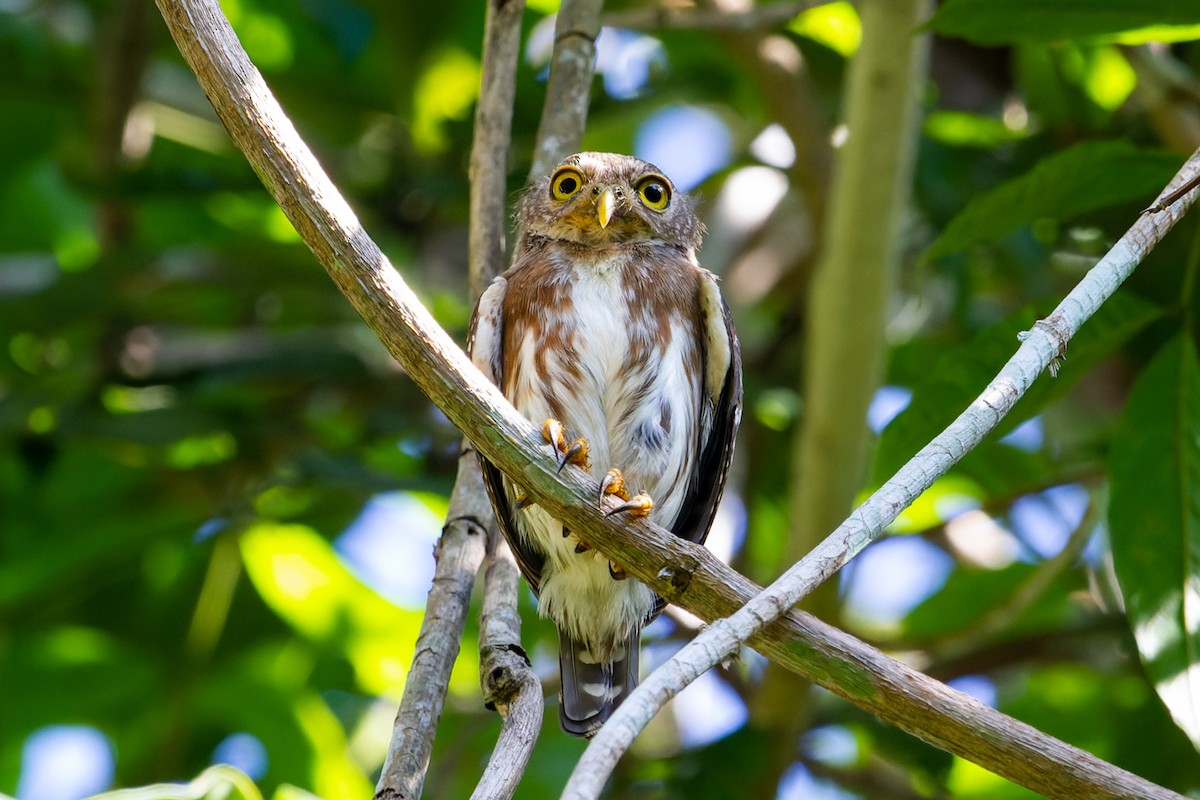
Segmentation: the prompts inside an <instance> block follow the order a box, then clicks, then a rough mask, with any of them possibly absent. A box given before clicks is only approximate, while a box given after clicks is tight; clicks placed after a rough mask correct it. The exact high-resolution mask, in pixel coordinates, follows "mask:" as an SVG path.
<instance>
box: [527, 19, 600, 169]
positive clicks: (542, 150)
mask: <svg viewBox="0 0 1200 800" xmlns="http://www.w3.org/2000/svg"><path fill="white" fill-rule="evenodd" d="M603 6H604V0H563V4H562V7H561V8H559V10H558V16H557V17H556V18H555V20H554V54H553V55H552V56H551V57H550V82H549V84H548V85H547V86H546V103H545V105H543V106H542V120H541V122H540V124H539V125H538V132H537V148H536V149H535V150H534V153H533V166H531V167H530V169H529V177H530V178H531V179H534V178H541V177H542V176H543V175H546V174H547V173H548V172H550V170H551V168H553V167H554V166H555V165H556V164H558V162H560V161H562V160H563V159H564V158H566V157H567V156H569V155H571V154H572V153H574V152H575V151H576V150H578V149H579V143H580V142H581V141H582V140H583V128H584V126H585V125H586V124H587V111H588V99H589V97H590V96H591V91H592V73H593V70H594V68H595V64H596V37H598V36H599V35H600V9H601V8H602V7H603Z"/></svg>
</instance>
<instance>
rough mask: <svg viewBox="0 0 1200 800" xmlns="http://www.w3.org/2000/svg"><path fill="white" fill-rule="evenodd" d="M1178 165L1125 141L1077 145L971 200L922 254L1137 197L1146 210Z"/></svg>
mask: <svg viewBox="0 0 1200 800" xmlns="http://www.w3.org/2000/svg"><path fill="white" fill-rule="evenodd" d="M1179 164H1180V160H1179V157H1178V156H1175V155H1172V154H1170V153H1163V152H1158V151H1152V150H1143V149H1140V148H1137V147H1134V146H1133V145H1131V144H1129V143H1128V142H1125V141H1119V140H1118V141H1101V142H1083V143H1081V144H1077V145H1075V146H1074V147H1071V148H1069V149H1067V150H1064V151H1062V152H1061V153H1056V154H1055V155H1052V156H1050V157H1049V158H1046V159H1043V160H1042V161H1041V162H1040V163H1039V164H1038V165H1037V166H1035V167H1034V168H1033V169H1032V170H1030V171H1029V172H1028V173H1026V174H1025V175H1022V176H1021V177H1019V178H1016V179H1014V180H1011V181H1009V182H1008V183H1005V184H1002V185H1000V186H998V187H996V188H995V189H992V190H991V191H989V192H985V193H984V194H981V195H979V196H977V197H975V198H974V199H972V200H971V201H970V202H969V203H967V206H966V208H964V209H963V210H962V211H961V212H960V213H959V214H958V215H957V216H956V217H954V219H952V220H950V223H949V224H948V225H947V226H946V229H945V230H944V231H942V235H941V236H939V237H938V238H937V240H935V241H934V243H933V244H932V245H930V247H929V249H928V250H927V251H925V258H927V259H933V258H940V257H942V256H946V255H950V254H952V253H957V252H959V251H961V250H965V249H967V248H968V247H971V246H972V245H977V244H984V243H987V242H994V241H996V240H998V239H1000V238H1002V237H1003V236H1005V235H1007V234H1009V233H1011V232H1012V231H1014V230H1016V229H1017V228H1019V227H1021V226H1022V225H1029V224H1031V223H1033V222H1036V221H1038V220H1041V219H1053V220H1068V219H1072V218H1074V217H1078V216H1080V215H1081V214H1086V213H1088V212H1091V211H1096V210H1098V209H1103V208H1108V207H1110V206H1114V205H1117V204H1119V203H1125V202H1130V201H1133V200H1138V199H1139V198H1141V200H1139V202H1142V200H1144V202H1143V205H1144V206H1148V205H1150V203H1151V202H1153V200H1154V197H1155V195H1156V194H1157V193H1158V191H1159V190H1161V189H1162V187H1163V186H1165V185H1166V183H1167V181H1169V180H1170V179H1171V176H1172V175H1174V174H1175V172H1176V170H1178V169H1179ZM1130 221H1131V222H1132V220H1130Z"/></svg>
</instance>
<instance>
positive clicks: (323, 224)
mask: <svg viewBox="0 0 1200 800" xmlns="http://www.w3.org/2000/svg"><path fill="white" fill-rule="evenodd" d="M157 2H158V6H159V9H160V11H161V12H162V15H163V17H164V19H165V20H166V22H167V25H168V27H169V28H170V30H171V35H172V37H173V38H174V39H175V42H176V45H177V46H178V47H179V49H180V52H181V53H182V54H183V56H184V58H185V59H186V60H187V62H188V65H189V66H190V67H191V69H192V70H193V72H195V73H196V75H197V77H198V78H199V80H200V83H201V85H202V86H203V87H204V89H205V92H206V93H207V94H208V97H209V99H210V101H211V102H212V104H213V106H214V108H215V109H216V111H217V113H218V115H219V116H220V117H221V119H222V121H223V122H224V123H225V126H226V128H227V129H228V131H229V133H230V136H231V137H232V139H233V141H234V142H235V144H236V145H237V146H238V147H239V149H241V150H242V152H243V153H244V154H245V156H246V157H247V159H248V160H249V161H250V163H251V164H252V166H253V168H254V169H255V171H256V172H257V173H258V175H259V177H260V178H261V180H262V181H263V183H264V185H265V186H266V187H267V189H268V191H270V193H271V195H272V196H273V197H274V198H275V200H276V202H278V203H279V205H280V207H281V208H282V209H283V211H284V212H285V214H287V216H288V218H289V219H290V220H291V221H292V224H293V225H295V226H296V229H297V231H298V232H299V233H300V235H301V236H302V237H303V239H304V241H305V243H306V244H307V245H308V246H309V248H310V249H311V250H312V251H313V253H314V255H316V256H317V258H318V260H319V261H320V262H321V264H322V266H324V267H325V269H326V271H327V272H328V273H329V275H330V277H331V278H332V279H333V280H334V282H335V283H336V285H337V286H338V288H339V290H340V291H341V292H342V293H343V294H344V295H345V296H346V298H347V299H348V300H349V302H350V303H351V304H352V305H353V307H354V308H355V309H356V310H357V311H358V313H359V314H360V315H361V316H362V317H363V319H364V320H365V321H366V322H367V324H368V325H369V326H370V327H371V329H372V330H373V331H374V332H375V333H376V334H377V335H378V336H379V337H380V339H381V340H382V341H383V342H384V344H385V345H386V346H387V347H388V349H389V351H390V352H391V353H392V355H393V356H395V357H396V359H397V360H398V361H399V362H400V364H401V365H402V366H403V367H404V369H405V371H406V372H407V373H408V374H409V375H410V376H411V377H412V379H413V381H414V382H415V383H417V384H418V386H419V387H420V388H421V390H422V391H423V392H425V393H426V395H428V396H429V398H430V399H431V400H432V401H433V402H434V403H435V404H436V405H437V406H438V407H439V408H440V409H441V410H442V411H443V412H444V413H445V414H446V415H447V417H449V419H450V420H451V421H452V422H453V423H454V424H455V425H457V426H458V427H459V428H460V429H461V430H463V431H464V432H466V433H467V434H468V435H469V436H470V438H471V439H472V441H474V442H475V444H476V446H477V447H478V448H479V450H480V452H482V453H483V454H484V455H486V456H487V458H488V459H490V460H491V461H493V463H495V464H496V465H497V466H498V467H499V468H500V469H502V470H504V471H506V472H508V473H509V474H512V475H518V476H520V479H521V483H522V485H523V486H525V488H526V490H527V491H528V492H529V493H530V494H531V495H532V496H533V497H534V499H535V500H536V501H537V502H538V503H539V504H541V505H542V506H543V507H545V508H546V509H547V510H548V511H549V513H551V514H553V515H554V516H555V517H557V518H560V519H562V520H564V522H566V523H567V524H568V525H570V526H571V527H572V529H573V530H575V531H577V532H579V533H581V534H583V536H584V537H586V539H587V541H588V542H589V543H591V544H593V546H595V547H597V548H599V549H600V550H601V551H602V552H604V553H605V554H606V555H610V556H612V557H613V558H615V559H617V560H618V562H619V563H621V564H622V565H623V566H625V567H626V569H627V570H628V571H629V572H631V573H632V574H633V575H635V576H636V577H638V578H640V579H642V580H644V581H645V582H646V583H648V584H649V585H650V586H651V587H653V588H654V589H655V590H656V591H658V592H659V593H661V594H663V595H664V596H666V597H667V598H668V599H669V600H671V601H672V602H675V603H677V604H679V605H681V606H682V607H684V608H686V609H688V610H689V611H692V612H694V613H696V614H698V615H700V616H701V617H703V618H706V619H708V620H713V619H717V618H719V617H723V616H728V615H730V614H733V613H734V612H735V611H736V610H737V609H738V608H739V607H741V606H742V605H744V604H745V603H746V602H747V601H748V600H749V599H750V598H752V597H753V596H754V595H756V594H757V593H758V587H756V586H754V585H753V584H752V583H751V582H750V581H748V580H747V579H745V578H744V577H742V576H741V575H739V574H737V573H736V572H734V571H733V570H731V569H729V567H727V566H725V565H723V564H721V563H720V562H719V561H717V560H716V559H715V558H714V557H713V556H712V554H711V553H709V552H708V551H707V550H705V549H704V548H703V547H699V546H696V545H693V544H691V543H689V542H685V541H682V540H680V539H678V538H676V537H674V536H672V535H671V534H670V533H669V532H667V531H664V530H663V529H661V528H658V527H657V526H654V525H651V524H650V523H648V522H645V521H643V520H635V521H630V522H628V523H627V524H625V525H622V526H617V525H615V524H614V523H613V522H612V521H609V520H606V519H605V518H604V517H603V516H602V515H601V513H600V511H599V509H598V508H596V506H595V505H594V504H593V503H592V502H591V501H590V498H591V497H593V496H595V494H596V492H597V489H598V486H597V485H596V483H595V481H592V480H590V478H588V477H587V476H585V475H584V474H583V473H582V472H580V471H579V470H567V471H565V472H564V474H563V475H561V476H559V475H557V471H556V462H555V459H554V458H553V457H552V453H551V452H550V449H549V447H548V446H546V445H545V444H544V443H543V442H542V439H541V436H540V433H539V432H538V431H536V430H535V429H534V428H533V426H532V425H531V424H530V423H529V422H528V421H527V420H525V419H523V418H522V417H521V416H520V415H519V414H517V412H516V411H515V409H513V408H512V406H511V405H509V404H508V403H507V402H506V401H505V400H504V398H503V396H502V395H501V394H500V393H499V391H498V390H497V389H496V388H495V387H494V386H492V385H491V384H489V383H487V381H486V380H485V379H484V378H483V376H482V375H480V374H479V372H478V371H477V370H475V368H474V367H473V366H472V365H471V363H470V361H469V360H468V359H467V357H466V355H465V354H464V353H463V352H462V351H461V350H460V349H459V348H458V347H457V346H455V344H454V343H453V342H452V341H451V340H450V338H449V337H448V336H447V335H446V333H445V332H444V331H443V330H441V328H440V327H438V325H437V324H436V323H435V322H434V320H433V318H432V317H431V316H430V315H429V313H428V312H427V311H426V310H425V309H424V308H423V307H422V306H421V304H420V302H419V301H418V300H417V298H416V296H415V295H414V294H413V292H412V290H411V289H409V287H408V286H407V285H406V284H405V283H404V281H403V280H402V279H401V278H400V276H399V275H397V274H396V272H395V270H394V269H393V268H392V266H391V264H390V263H389V262H388V261H387V259H386V258H385V257H384V256H383V254H382V253H381V252H380V251H379V248H378V247H377V246H376V245H375V243H374V242H372V241H371V239H370V238H369V237H368V236H367V234H366V232H365V231H364V230H363V229H362V227H361V225H359V223H358V220H357V219H356V218H355V217H354V214H353V213H352V212H351V211H350V208H349V207H348V206H347V205H346V203H345V201H344V200H343V199H342V198H341V197H340V196H339V195H338V193H337V190H336V189H335V188H334V186H333V184H332V183H331V182H330V181H329V179H328V177H327V176H326V175H325V174H324V173H323V172H322V171H321V169H320V167H319V166H318V165H317V163H316V161H315V159H314V158H313V156H312V154H311V152H310V151H309V150H308V148H307V147H306V146H305V145H304V143H303V142H302V141H301V140H300V138H299V136H298V135H297V134H296V131H295V128H294V127H293V126H292V124H291V123H290V122H289V121H288V119H287V117H286V116H285V115H284V113H283V111H282V109H280V107H279V105H278V103H277V102H276V101H275V99H274V97H272V96H271V94H270V92H269V91H268V90H267V88H266V86H265V84H264V82H263V80H262V77H261V75H259V73H258V72H257V70H255V69H254V66H253V65H252V64H251V63H250V61H249V59H248V58H247V57H246V54H245V51H244V50H243V49H242V47H241V45H240V44H239V43H238V41H237V39H236V37H235V36H234V34H233V31H232V30H231V29H230V27H229V24H228V22H227V21H226V20H225V19H224V17H223V16H222V14H221V11H220V7H219V5H218V2H217V0H157ZM1197 169H1200V165H1197V164H1196V163H1193V162H1189V164H1188V166H1187V168H1186V171H1187V173H1188V174H1189V175H1190V174H1192V173H1194V172H1195V171H1197ZM1182 213H1183V209H1182V208H1179V209H1172V210H1170V211H1168V212H1165V213H1164V214H1161V215H1158V216H1155V217H1147V218H1144V219H1143V220H1142V221H1141V222H1139V224H1138V226H1136V227H1135V230H1136V232H1137V235H1136V237H1134V241H1126V240H1122V248H1123V249H1122V251H1121V255H1120V256H1119V259H1120V260H1122V261H1123V262H1124V263H1125V264H1126V268H1125V270H1124V271H1125V273H1127V272H1128V270H1130V269H1132V264H1133V263H1136V261H1137V259H1139V258H1140V257H1141V256H1142V255H1144V253H1145V252H1147V251H1148V250H1149V249H1150V248H1151V247H1152V246H1153V243H1154V242H1156V241H1158V239H1159V238H1161V236H1162V235H1163V234H1164V233H1165V231H1166V229H1167V228H1169V227H1170V224H1171V223H1173V222H1174V221H1175V219H1177V218H1178V216H1179V215H1180V214H1182ZM1127 238H1128V237H1127ZM1093 300H1095V304H1097V305H1098V302H1099V299H1098V298H1093ZM1089 305H1092V302H1090V301H1089V302H1087V303H1085V305H1084V308H1086V307H1087V306H1089ZM1052 319H1053V318H1052ZM1052 328H1057V326H1052ZM1058 342H1059V339H1058V338H1057V337H1052V336H1050V335H1048V333H1047V332H1046V331H1045V330H1041V329H1040V330H1039V332H1038V334H1036V335H1034V336H1032V337H1030V340H1029V341H1028V342H1027V343H1026V345H1027V346H1029V345H1031V344H1032V346H1033V351H1034V354H1035V355H1036V357H1037V358H1038V359H1040V358H1041V356H1042V355H1045V357H1046V360H1047V361H1048V360H1049V359H1050V358H1051V357H1053V356H1054V355H1055V354H1057V353H1058ZM1022 349H1023V350H1024V349H1025V348H1022ZM1036 371H1037V370H1036V369H1035V370H1034V372H1035V373H1036ZM1031 379H1032V376H1030V380H1031ZM1006 386H1007V385H1006ZM1007 394H1008V391H1007V389H1005V390H999V389H998V390H997V392H995V395H996V400H997V401H999V400H1000V399H1001V398H1003V397H1005V396H1007ZM992 397H993V393H992V392H991V391H990V390H989V393H987V394H986V395H985V398H986V399H987V400H988V401H991V400H992ZM960 454H961V453H960ZM949 455H950V454H945V457H949ZM935 456H936V457H935ZM930 457H931V459H933V460H934V461H936V462H937V463H939V464H940V463H941V462H942V461H943V460H944V458H943V454H933V455H931V456H930ZM932 468H933V467H931V469H932ZM918 483H919V481H918ZM884 498H885V499H884V500H883V501H879V500H877V501H876V511H877V513H878V514H879V517H878V518H876V517H872V518H870V523H869V524H868V523H866V522H864V521H862V520H856V522H855V524H854V525H853V526H846V530H844V531H840V534H841V535H851V534H852V538H854V539H855V541H858V540H860V539H861V540H865V539H867V538H869V536H870V534H869V533H868V531H870V530H873V527H872V526H875V525H878V529H882V524H880V523H881V522H882V519H883V518H884V517H887V516H888V515H889V514H890V515H891V516H894V515H895V514H896V513H897V512H898V510H899V509H900V508H901V507H902V505H903V492H901V491H898V490H897V487H892V489H891V490H890V491H889V492H888V493H887V494H886V495H885V496H884ZM881 504H882V506H881V507H880V505H881ZM864 543H865V542H864ZM859 549H861V548H859ZM826 557H830V556H829V554H826ZM835 560H836V561H837V562H838V563H839V564H840V563H841V561H842V560H844V559H835ZM832 571H833V569H830V570H829V574H832ZM770 605H771V610H770V612H769V613H770V614H771V616H772V617H773V618H774V617H779V615H780V612H781V611H782V610H784V609H786V606H783V607H782V608H778V607H776V606H775V603H774V602H771V603H770ZM713 628H714V629H717V630H724V629H727V628H728V625H727V624H725V623H718V624H716V625H714V626H713ZM750 643H751V644H752V645H753V646H754V647H756V648H758V649H759V650H760V651H761V652H763V653H765V654H767V655H768V656H769V657H771V658H772V659H774V660H777V661H779V662H780V663H784V664H785V665H787V666H789V668H791V669H795V670H796V671H797V672H799V673H800V674H802V675H804V676H805V677H807V678H809V679H811V680H813V681H815V682H817V683H819V684H820V685H822V686H825V687H827V688H829V689H830V690H831V691H834V692H836V693H837V694H839V695H841V696H842V697H845V698H847V699H848V700H850V701H851V702H853V703H854V704H855V705H857V706H859V707H861V708H863V709H865V710H867V711H868V712H869V713H872V714H874V715H876V716H877V717H879V718H880V719H883V720H886V721H888V722H891V723H893V724H895V725H897V726H898V727H900V728H902V729H904V730H906V731H909V732H911V733H913V734H915V735H917V736H919V737H921V738H922V739H924V740H926V741H928V742H931V743H933V744H935V745H936V746H939V747H942V748H943V749H946V750H948V751H950V752H953V753H956V754H958V755H961V756H963V757H964V758H967V759H970V760H971V761H974V762H975V763H978V764H980V765H982V766H984V767H986V768H987V769H990V770H992V771H994V772H997V773H999V774H1001V775H1004V776H1006V777H1009V778H1010V779H1012V780H1014V781H1016V782H1018V783H1020V784H1022V785H1024V786H1027V787H1029V788H1031V789H1034V790H1035V791H1039V792H1041V793H1042V794H1046V795H1049V796H1058V797H1075V796H1082V795H1084V794H1089V795H1090V796H1093V797H1099V798H1109V797H1113V798H1115V797H1130V796H1133V797H1142V798H1177V797H1178V796H1177V795H1175V794H1173V793H1171V792H1168V791H1167V790H1165V789H1162V788H1161V787H1157V786H1155V785H1154V784H1151V783H1149V782H1147V781H1144V780H1142V779H1140V778H1138V777H1136V776H1134V775H1131V774H1129V773H1127V772H1124V771H1123V770H1119V769H1117V768H1115V767H1113V766H1111V765H1109V764H1107V763H1105V762H1103V761H1101V760H1099V759H1097V758H1095V757H1093V756H1090V755H1088V754H1087V753H1084V752H1082V751H1080V750H1077V749H1076V748H1073V747H1070V746H1069V745H1066V744H1064V743H1062V742H1060V741H1058V740H1056V739H1053V738H1052V737H1048V736H1045V735H1044V734H1041V733H1039V732H1037V731H1036V730H1034V729H1032V728H1030V727H1029V726H1027V725H1024V724H1022V723H1019V722H1016V721H1015V720H1012V719H1011V718H1009V717H1007V716H1005V715H1003V714H1000V713H999V712H997V711H995V710H994V709H990V708H988V707H986V706H983V705H981V704H979V703H977V702H975V701H973V700H971V699H970V698H967V697H965V696H964V695H962V694H961V693H958V692H954V691H953V690H951V689H949V688H948V687H946V686H944V685H942V684H940V683H938V682H936V681H934V680H932V679H931V678H928V677H926V676H923V675H921V674H920V673H917V672H915V671H913V670H911V669H909V668H907V667H905V666H904V665H902V664H899V663H898V662H896V661H894V660H892V659H890V658H888V657H887V656H885V655H884V654H882V653H880V652H879V651H877V650H875V649H873V648H870V647H868V646H866V645H864V644H863V643H862V642H859V641H858V640H856V639H854V638H853V637H851V636H849V635H848V634H845V633H843V632H840V631H837V630H835V629H832V628H829V627H828V626H824V625H822V624H821V623H819V622H817V621H815V620H813V619H811V618H810V617H807V616H806V615H803V614H799V613H795V612H793V613H789V614H787V615H786V616H784V617H783V618H782V619H777V620H776V621H775V622H773V623H771V624H770V625H767V626H765V627H761V629H760V630H759V632H758V634H757V635H755V636H754V637H753V638H752V639H750Z"/></svg>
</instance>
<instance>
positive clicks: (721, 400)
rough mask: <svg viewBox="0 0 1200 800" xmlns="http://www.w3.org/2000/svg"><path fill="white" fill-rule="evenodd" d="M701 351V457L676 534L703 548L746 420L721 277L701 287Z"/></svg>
mask: <svg viewBox="0 0 1200 800" xmlns="http://www.w3.org/2000/svg"><path fill="white" fill-rule="evenodd" d="M700 316H701V324H700V330H701V333H702V346H701V352H702V353H703V358H704V397H703V400H702V402H703V403H704V406H705V407H704V409H703V413H702V414H701V424H700V441H699V446H700V458H699V461H698V463H697V467H696V471H695V473H694V474H693V475H692V479H691V481H690V483H689V485H688V492H687V495H686V497H685V498H684V501H683V505H682V509H683V510H682V512H681V513H680V515H679V518H678V519H677V520H675V524H674V525H672V526H671V530H672V531H673V532H674V533H675V535H677V536H680V537H682V538H684V539H687V540H689V541H692V542H696V543H698V544H699V543H703V542H704V540H705V539H706V538H707V537H708V530H709V528H711V527H712V521H713V517H714V516H715V515H716V513H717V503H718V502H719V501H720V499H721V493H722V491H723V490H724V489H725V478H726V476H727V475H728V474H729V463H730V461H732V460H733V440H734V437H735V436H736V435H737V429H738V425H739V423H740V422H741V420H742V354H741V350H740V349H739V347H738V340H737V334H736V332H735V331H734V329H733V317H732V316H730V314H729V306H727V305H726V304H725V300H724V299H723V298H722V297H721V291H720V289H718V288H717V280H716V278H715V277H714V276H713V275H712V274H711V273H708V272H705V273H703V275H702V277H701V282H700Z"/></svg>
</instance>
